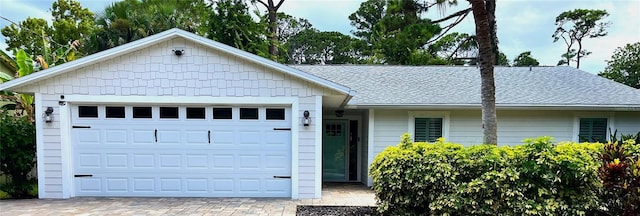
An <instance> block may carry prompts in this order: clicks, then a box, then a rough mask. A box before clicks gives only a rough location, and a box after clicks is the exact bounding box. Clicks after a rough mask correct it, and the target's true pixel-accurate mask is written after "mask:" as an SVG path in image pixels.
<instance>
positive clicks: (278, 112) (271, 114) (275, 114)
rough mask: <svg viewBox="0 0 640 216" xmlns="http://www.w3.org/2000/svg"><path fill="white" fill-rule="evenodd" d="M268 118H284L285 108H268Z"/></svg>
mask: <svg viewBox="0 0 640 216" xmlns="http://www.w3.org/2000/svg"><path fill="white" fill-rule="evenodd" d="M267 120H284V109H267Z"/></svg>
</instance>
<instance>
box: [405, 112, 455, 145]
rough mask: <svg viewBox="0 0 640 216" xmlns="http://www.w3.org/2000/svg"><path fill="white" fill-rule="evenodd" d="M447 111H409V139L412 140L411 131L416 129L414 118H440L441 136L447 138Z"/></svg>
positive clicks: (448, 113) (448, 116)
mask: <svg viewBox="0 0 640 216" xmlns="http://www.w3.org/2000/svg"><path fill="white" fill-rule="evenodd" d="M450 115H451V112H449V111H409V121H408V122H409V125H408V128H409V131H408V133H409V134H410V135H411V140H414V136H413V133H414V132H415V131H416V118H442V137H444V139H446V140H449V120H450Z"/></svg>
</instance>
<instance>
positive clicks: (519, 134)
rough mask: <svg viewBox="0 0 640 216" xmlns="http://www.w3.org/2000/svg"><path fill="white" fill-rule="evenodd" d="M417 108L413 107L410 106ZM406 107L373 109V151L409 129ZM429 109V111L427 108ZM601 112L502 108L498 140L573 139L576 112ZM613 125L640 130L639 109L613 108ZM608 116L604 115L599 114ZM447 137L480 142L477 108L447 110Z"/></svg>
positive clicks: (505, 142) (503, 142)
mask: <svg viewBox="0 0 640 216" xmlns="http://www.w3.org/2000/svg"><path fill="white" fill-rule="evenodd" d="M412 111H416V110H412ZM408 112H409V111H407V110H375V124H374V127H375V128H374V132H375V134H374V143H373V144H374V154H375V155H377V154H378V153H380V152H381V151H382V150H384V148H386V147H387V146H390V145H397V144H398V143H399V141H400V136H401V135H402V134H403V133H407V132H409V131H407V130H408V128H407V126H408V124H409V119H408V118H409V117H408ZM426 112H428V111H426ZM599 114H602V112H584V111H539V110H537V111H530V110H517V111H516V110H501V111H498V112H497V115H498V144H499V145H517V144H521V143H522V140H524V139H527V138H536V137H540V136H551V137H553V138H554V140H555V142H561V141H572V140H574V129H575V128H574V127H575V124H574V122H575V119H576V116H580V115H590V116H598V115H599ZM614 116H615V120H614V124H615V125H614V127H615V128H612V130H613V129H618V135H620V134H621V133H624V134H628V133H637V132H638V131H640V112H615V113H614ZM602 117H607V116H602ZM449 141H451V142H454V143H459V144H463V145H466V146H469V145H474V144H480V143H482V117H481V112H480V110H454V111H451V112H450V127H449Z"/></svg>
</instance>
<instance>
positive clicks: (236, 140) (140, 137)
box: [72, 105, 292, 197]
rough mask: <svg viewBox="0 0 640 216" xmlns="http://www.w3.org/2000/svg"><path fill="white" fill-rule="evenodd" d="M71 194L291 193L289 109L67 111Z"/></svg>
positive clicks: (101, 108) (101, 107)
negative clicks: (71, 162)
mask: <svg viewBox="0 0 640 216" xmlns="http://www.w3.org/2000/svg"><path fill="white" fill-rule="evenodd" d="M72 116H73V118H72V121H73V122H72V125H73V128H72V142H73V173H74V175H75V176H74V181H75V194H76V196H164V197H169V196H171V197H174V196H180V197H291V179H290V176H291V129H290V128H291V122H292V121H291V109H290V108H289V107H255V106H254V107H251V106H248V107H213V106H171V105H167V106H150V105H149V106H119V105H79V106H74V107H73V108H72Z"/></svg>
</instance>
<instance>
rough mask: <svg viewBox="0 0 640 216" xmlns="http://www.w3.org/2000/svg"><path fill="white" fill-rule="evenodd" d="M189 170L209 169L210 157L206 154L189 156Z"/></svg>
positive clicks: (187, 165)
mask: <svg viewBox="0 0 640 216" xmlns="http://www.w3.org/2000/svg"><path fill="white" fill-rule="evenodd" d="M186 161H187V164H186V168H187V169H207V168H208V167H209V157H208V156H207V155H206V154H189V155H187V156H186Z"/></svg>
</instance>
